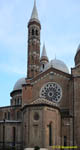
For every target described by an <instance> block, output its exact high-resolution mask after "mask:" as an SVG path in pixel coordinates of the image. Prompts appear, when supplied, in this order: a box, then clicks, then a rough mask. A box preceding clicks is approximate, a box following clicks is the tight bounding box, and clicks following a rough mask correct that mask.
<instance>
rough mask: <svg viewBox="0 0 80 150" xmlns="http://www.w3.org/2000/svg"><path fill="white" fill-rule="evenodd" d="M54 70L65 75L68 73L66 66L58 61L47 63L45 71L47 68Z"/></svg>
mask: <svg viewBox="0 0 80 150" xmlns="http://www.w3.org/2000/svg"><path fill="white" fill-rule="evenodd" d="M51 67H53V68H55V69H58V70H60V71H63V72H65V73H69V69H68V67H67V66H66V64H65V63H64V62H63V61H61V60H58V59H54V60H51V61H50V62H49V63H47V65H46V66H45V70H47V69H49V68H51Z"/></svg>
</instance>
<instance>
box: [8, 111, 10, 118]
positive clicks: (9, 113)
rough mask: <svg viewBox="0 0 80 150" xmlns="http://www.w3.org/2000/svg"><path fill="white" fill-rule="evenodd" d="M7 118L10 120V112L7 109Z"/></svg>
mask: <svg viewBox="0 0 80 150" xmlns="http://www.w3.org/2000/svg"><path fill="white" fill-rule="evenodd" d="M8 120H10V112H9V111H8Z"/></svg>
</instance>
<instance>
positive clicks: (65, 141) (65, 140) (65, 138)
mask: <svg viewBox="0 0 80 150" xmlns="http://www.w3.org/2000/svg"><path fill="white" fill-rule="evenodd" d="M64 146H67V136H64Z"/></svg>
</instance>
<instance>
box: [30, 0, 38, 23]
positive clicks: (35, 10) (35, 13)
mask: <svg viewBox="0 0 80 150" xmlns="http://www.w3.org/2000/svg"><path fill="white" fill-rule="evenodd" d="M31 19H37V20H39V19H38V11H37V7H36V0H34V7H33V11H32V14H31Z"/></svg>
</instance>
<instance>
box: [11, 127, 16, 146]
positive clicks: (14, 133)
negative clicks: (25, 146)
mask: <svg viewBox="0 0 80 150" xmlns="http://www.w3.org/2000/svg"><path fill="white" fill-rule="evenodd" d="M12 130H13V135H12V137H13V146H15V140H16V128H15V127H13V128H12Z"/></svg>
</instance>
